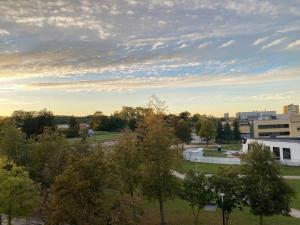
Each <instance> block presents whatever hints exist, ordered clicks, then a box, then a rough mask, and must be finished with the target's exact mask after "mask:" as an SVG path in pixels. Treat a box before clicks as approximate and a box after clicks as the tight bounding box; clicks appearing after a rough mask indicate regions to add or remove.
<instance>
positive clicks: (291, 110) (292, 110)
mask: <svg viewBox="0 0 300 225" xmlns="http://www.w3.org/2000/svg"><path fill="white" fill-rule="evenodd" d="M283 113H284V114H289V115H297V114H299V105H294V104H290V105H285V106H283Z"/></svg>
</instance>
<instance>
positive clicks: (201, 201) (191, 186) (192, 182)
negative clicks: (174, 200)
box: [181, 170, 214, 225]
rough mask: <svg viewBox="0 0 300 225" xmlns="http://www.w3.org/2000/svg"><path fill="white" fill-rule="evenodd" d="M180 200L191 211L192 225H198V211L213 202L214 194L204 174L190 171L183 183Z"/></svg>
mask: <svg viewBox="0 0 300 225" xmlns="http://www.w3.org/2000/svg"><path fill="white" fill-rule="evenodd" d="M181 198H182V199H184V200H186V201H187V202H188V203H189V205H190V207H191V208H192V211H193V216H194V224H195V225H197V224H198V220H199V213H200V210H201V209H202V208H203V207H204V206H205V205H207V204H209V203H210V202H212V201H213V199H214V193H213V191H212V187H211V184H210V182H209V180H208V178H206V176H205V175H204V174H202V173H201V174H196V173H194V172H193V171H192V170H190V171H189V172H188V173H187V175H186V177H185V179H184V181H183V186H182V191H181Z"/></svg>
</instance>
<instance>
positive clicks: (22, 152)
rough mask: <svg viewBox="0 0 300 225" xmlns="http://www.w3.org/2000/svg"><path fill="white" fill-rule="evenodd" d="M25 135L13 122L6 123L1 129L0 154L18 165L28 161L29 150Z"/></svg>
mask: <svg viewBox="0 0 300 225" xmlns="http://www.w3.org/2000/svg"><path fill="white" fill-rule="evenodd" d="M26 144H27V143H26V138H25V134H24V133H23V132H22V131H20V130H19V129H18V128H16V126H15V125H14V123H13V122H7V123H5V124H4V125H3V126H2V128H1V129H0V153H1V155H3V156H6V157H7V158H8V159H9V160H12V161H13V162H15V163H16V164H17V165H23V166H24V165H25V164H26V163H27V161H28V151H27V150H28V148H27V145H26Z"/></svg>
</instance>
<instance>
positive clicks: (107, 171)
mask: <svg viewBox="0 0 300 225" xmlns="http://www.w3.org/2000/svg"><path fill="white" fill-rule="evenodd" d="M117 178H118V177H117V176H116V174H115V173H114V171H113V168H112V167H111V165H110V164H109V160H107V158H106V157H105V155H104V153H103V151H102V150H101V149H97V150H95V152H94V153H92V154H90V155H88V156H85V157H75V158H74V159H73V160H72V162H71V163H70V164H69V165H68V166H67V167H66V169H65V171H64V172H63V174H61V175H59V176H58V177H57V179H56V181H55V184H54V185H53V187H52V191H51V193H52V194H51V200H50V208H49V217H48V223H49V224H74V225H77V224H78V225H98V224H126V223H125V222H124V221H123V222H122V221H120V215H124V213H122V212H120V210H122V209H123V210H126V207H125V208H124V207H123V206H124V204H123V203H124V201H121V200H120V191H119V188H121V187H120V185H119V184H120V183H119V181H118V179H117ZM121 217H122V218H123V219H125V217H123V216H121ZM129 224H130V223H129Z"/></svg>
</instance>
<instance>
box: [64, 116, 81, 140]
mask: <svg viewBox="0 0 300 225" xmlns="http://www.w3.org/2000/svg"><path fill="white" fill-rule="evenodd" d="M66 136H67V137H68V138H74V137H78V136H79V123H78V121H77V119H76V118H75V117H74V116H71V117H70V121H69V129H68V131H67V135H66Z"/></svg>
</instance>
